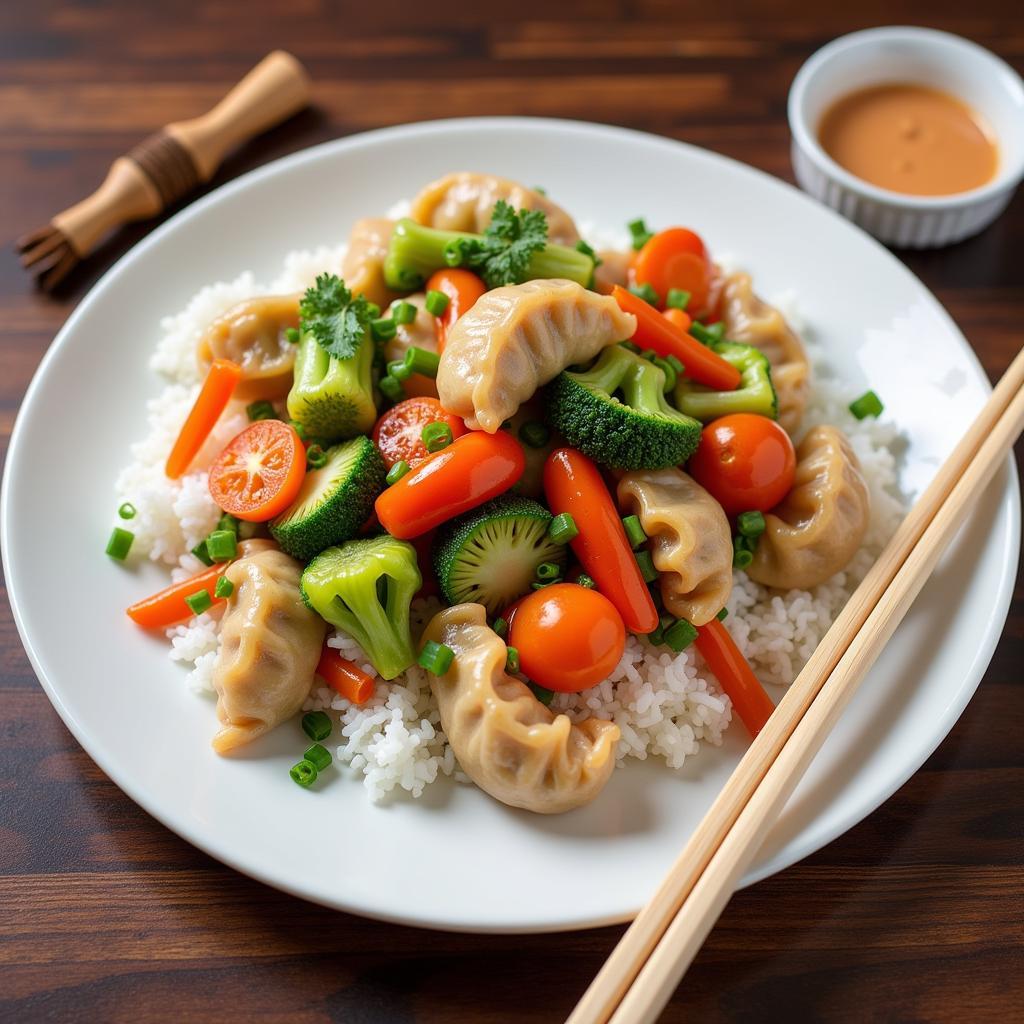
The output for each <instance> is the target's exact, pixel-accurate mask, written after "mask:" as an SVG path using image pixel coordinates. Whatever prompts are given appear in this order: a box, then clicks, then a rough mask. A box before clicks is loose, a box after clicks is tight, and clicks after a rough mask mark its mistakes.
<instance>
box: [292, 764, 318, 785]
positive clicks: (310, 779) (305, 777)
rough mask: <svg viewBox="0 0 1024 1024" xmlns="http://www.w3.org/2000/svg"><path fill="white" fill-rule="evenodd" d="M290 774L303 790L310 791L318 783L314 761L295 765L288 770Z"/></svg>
mask: <svg viewBox="0 0 1024 1024" xmlns="http://www.w3.org/2000/svg"><path fill="white" fill-rule="evenodd" d="M288 774H289V775H290V776H291V777H292V778H293V779H294V780H295V781H296V782H297V783H298V784H299V785H300V786H302V788H303V789H308V788H309V787H310V786H312V785H313V783H314V782H316V776H317V770H316V765H315V764H313V762H312V761H300V762H299V763H298V764H293V765H292V766H291V768H289V769H288Z"/></svg>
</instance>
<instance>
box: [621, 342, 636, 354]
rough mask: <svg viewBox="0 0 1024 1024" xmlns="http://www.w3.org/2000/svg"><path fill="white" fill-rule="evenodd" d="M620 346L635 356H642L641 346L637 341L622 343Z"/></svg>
mask: <svg viewBox="0 0 1024 1024" xmlns="http://www.w3.org/2000/svg"><path fill="white" fill-rule="evenodd" d="M619 345H621V346H622V348H624V349H626V350H627V351H629V352H632V353H633V354H634V355H640V346H639V345H638V344H637V343H636V342H635V341H620V342H619Z"/></svg>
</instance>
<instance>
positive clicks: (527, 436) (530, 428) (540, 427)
mask: <svg viewBox="0 0 1024 1024" xmlns="http://www.w3.org/2000/svg"><path fill="white" fill-rule="evenodd" d="M519 439H520V440H521V441H522V442H523V444H526V445H529V446H530V447H531V448H543V447H544V445H546V444H547V443H548V441H550V440H551V431H550V430H549V429H548V427H547V425H546V424H544V423H541V422H540V420H527V421H526V422H525V423H524V424H523V425H522V426H521V427H520V428H519Z"/></svg>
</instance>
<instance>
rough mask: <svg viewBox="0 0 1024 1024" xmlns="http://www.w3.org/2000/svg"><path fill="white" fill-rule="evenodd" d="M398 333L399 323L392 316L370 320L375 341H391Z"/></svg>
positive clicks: (371, 332)
mask: <svg viewBox="0 0 1024 1024" xmlns="http://www.w3.org/2000/svg"><path fill="white" fill-rule="evenodd" d="M397 333H398V324H396V323H395V321H394V320H392V319H391V318H390V317H378V318H377V319H376V320H371V321H370V334H371V335H372V336H373V340H374V341H390V340H391V339H392V338H393V337H394V336H395V335H396V334H397Z"/></svg>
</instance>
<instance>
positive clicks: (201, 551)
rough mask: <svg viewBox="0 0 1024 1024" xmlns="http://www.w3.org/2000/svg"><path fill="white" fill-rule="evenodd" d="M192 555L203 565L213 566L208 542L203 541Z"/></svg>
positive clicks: (193, 550)
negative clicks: (207, 546) (207, 547)
mask: <svg viewBox="0 0 1024 1024" xmlns="http://www.w3.org/2000/svg"><path fill="white" fill-rule="evenodd" d="M192 554H193V555H195V556H196V558H198V559H199V561H200V562H202V563H203V565H213V559H212V558H211V557H210V553H209V551H207V549H206V541H205V540H201V541H200V542H199V543H198V544H197V545H196V546H195V547H194V548H193V549H192Z"/></svg>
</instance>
